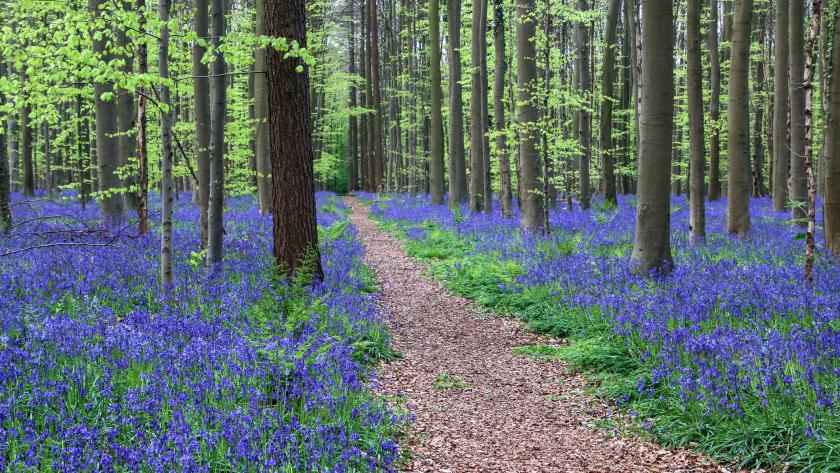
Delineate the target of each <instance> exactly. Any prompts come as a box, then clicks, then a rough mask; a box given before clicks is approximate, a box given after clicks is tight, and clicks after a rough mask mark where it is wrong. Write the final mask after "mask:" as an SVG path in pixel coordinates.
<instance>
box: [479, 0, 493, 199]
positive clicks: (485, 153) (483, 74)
mask: <svg viewBox="0 0 840 473" xmlns="http://www.w3.org/2000/svg"><path fill="white" fill-rule="evenodd" d="M478 3H479V4H480V5H481V35H479V39H480V43H481V61H480V63H479V67H480V70H479V78H480V79H481V142H482V145H483V149H482V153H481V156H482V158H483V159H482V161H483V162H484V208H483V209H482V210H484V211H485V212H487V213H490V212H492V211H493V173H492V164H491V160H490V137H489V133H490V106H489V103H488V101H487V100H488V98H487V97H488V96H489V87H488V84H487V5H488V3H489V1H488V0H481V1H480V2H478Z"/></svg>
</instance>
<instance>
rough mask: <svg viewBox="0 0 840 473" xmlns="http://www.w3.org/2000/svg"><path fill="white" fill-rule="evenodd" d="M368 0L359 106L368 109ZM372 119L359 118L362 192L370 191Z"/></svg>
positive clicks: (362, 17) (363, 19)
mask: <svg viewBox="0 0 840 473" xmlns="http://www.w3.org/2000/svg"><path fill="white" fill-rule="evenodd" d="M366 5H367V3H366V0H361V1H360V5H359V26H360V28H359V76H361V78H362V81H363V84H362V85H363V87H361V88H360V89H359V105H360V106H361V107H365V108H367V105H368V95H369V94H368V89H369V87H368V86H369V85H370V82H369V81H368V73H367V70H368V54H367V51H368V48H367V28H366V26H365V25H367V14H366V13H365V12H367V9H366ZM369 122H370V117H368V114H367V113H364V114H362V115H361V116H360V117H359V152H360V154H359V181H360V182H359V184H360V186H361V188H362V190H365V191H369V190H370V175H369V174H368V171H367V170H368V164H369V163H370V153H369V150H368V124H369Z"/></svg>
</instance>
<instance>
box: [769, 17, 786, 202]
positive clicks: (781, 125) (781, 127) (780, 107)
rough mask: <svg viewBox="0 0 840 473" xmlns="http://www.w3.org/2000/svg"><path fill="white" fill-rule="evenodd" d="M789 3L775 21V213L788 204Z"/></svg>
mask: <svg viewBox="0 0 840 473" xmlns="http://www.w3.org/2000/svg"><path fill="white" fill-rule="evenodd" d="M788 14H789V9H788V0H778V1H777V4H776V21H775V46H776V52H775V64H774V66H773V74H774V75H773V83H774V87H775V89H774V93H773V210H775V211H776V212H781V211H783V210H784V209H785V206H786V205H787V203H788V169H789V168H790V149H789V148H788V140H787V121H788V100H789V89H788V84H789V80H790V78H789V74H790V54H789V45H788V37H789V36H790V34H789V26H788V25H789V22H788Z"/></svg>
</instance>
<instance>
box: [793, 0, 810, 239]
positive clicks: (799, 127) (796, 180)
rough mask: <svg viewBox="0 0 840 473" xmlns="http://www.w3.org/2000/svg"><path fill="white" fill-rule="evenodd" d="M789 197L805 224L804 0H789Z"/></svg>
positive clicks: (795, 216)
mask: <svg viewBox="0 0 840 473" xmlns="http://www.w3.org/2000/svg"><path fill="white" fill-rule="evenodd" d="M788 15H789V20H790V31H789V33H790V51H789V52H790V201H791V217H792V218H793V220H794V221H795V222H796V223H797V224H799V225H802V226H804V225H805V224H806V217H807V215H806V212H805V206H806V201H807V198H808V197H807V187H806V181H805V179H806V178H805V89H804V84H803V83H802V79H803V77H805V39H804V38H805V0H790V10H789V13H788Z"/></svg>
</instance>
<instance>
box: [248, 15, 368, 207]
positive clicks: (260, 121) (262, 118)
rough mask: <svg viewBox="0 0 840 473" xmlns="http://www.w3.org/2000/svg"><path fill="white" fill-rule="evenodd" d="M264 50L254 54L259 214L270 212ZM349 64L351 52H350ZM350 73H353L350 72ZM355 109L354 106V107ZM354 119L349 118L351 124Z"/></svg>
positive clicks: (261, 25) (260, 18)
mask: <svg viewBox="0 0 840 473" xmlns="http://www.w3.org/2000/svg"><path fill="white" fill-rule="evenodd" d="M256 1H257V5H256V6H257V8H256V10H257V22H256V33H257V36H264V35H265V2H266V0H256ZM265 54H266V52H265V48H257V50H256V51H255V52H254V68H255V70H256V73H255V74H254V119H255V120H256V135H255V140H256V143H255V146H256V161H257V194H258V195H259V204H260V213H263V214H265V213H270V212H271V160H270V158H269V143H268V142H269V130H268V90H267V89H266V64H265ZM351 64H353V61H352V52H351ZM350 72H351V73H353V72H354V71H353V70H351V71H350ZM354 107H355V105H354ZM355 118H356V117H351V123H353V122H354V121H355Z"/></svg>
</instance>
